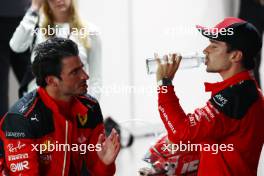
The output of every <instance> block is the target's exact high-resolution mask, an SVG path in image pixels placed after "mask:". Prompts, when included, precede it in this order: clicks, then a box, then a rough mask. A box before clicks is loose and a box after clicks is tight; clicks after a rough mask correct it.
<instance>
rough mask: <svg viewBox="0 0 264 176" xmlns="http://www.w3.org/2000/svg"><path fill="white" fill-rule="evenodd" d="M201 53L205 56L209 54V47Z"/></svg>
mask: <svg viewBox="0 0 264 176" xmlns="http://www.w3.org/2000/svg"><path fill="white" fill-rule="evenodd" d="M203 53H204V54H205V55H207V54H209V45H208V46H207V47H206V48H204V50H203Z"/></svg>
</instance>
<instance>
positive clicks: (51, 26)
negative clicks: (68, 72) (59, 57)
mask: <svg viewBox="0 0 264 176" xmlns="http://www.w3.org/2000/svg"><path fill="white" fill-rule="evenodd" d="M37 23H39V25H38V26H39V28H38V29H37V30H36V29H35V27H36V25H37ZM34 33H35V34H36V39H35V42H34V43H35V44H34V45H35V46H36V45H37V44H38V43H41V42H43V41H45V40H47V39H48V38H50V37H53V36H57V37H64V38H69V39H71V40H73V41H74V42H75V43H77V45H78V48H79V51H80V52H79V55H80V58H81V60H82V62H83V63H84V66H85V69H86V71H87V72H88V73H89V76H90V80H89V85H90V86H89V88H88V89H89V90H88V92H89V93H90V94H91V95H92V96H94V97H95V98H96V99H99V98H100V90H101V86H102V75H101V72H102V71H101V69H102V65H101V62H102V59H101V40H100V36H99V32H98V29H97V28H96V26H94V25H93V24H91V23H88V24H84V22H83V21H82V20H81V18H80V17H79V14H78V9H77V4H76V0H32V3H31V7H30V8H29V9H28V11H27V12H26V14H25V16H24V18H23V19H22V21H21V23H20V25H19V26H18V27H17V29H16V31H15V32H14V34H13V37H12V38H11V40H10V47H11V48H12V50H13V51H15V52H18V53H19V52H24V51H25V50H27V48H28V47H29V46H30V45H31V44H32V41H33V40H34ZM33 58H34V53H32V56H31V62H33ZM34 88H36V82H35V81H32V82H30V84H29V86H28V88H27V91H31V90H33V89H34Z"/></svg>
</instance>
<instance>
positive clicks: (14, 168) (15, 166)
mask: <svg viewBox="0 0 264 176" xmlns="http://www.w3.org/2000/svg"><path fill="white" fill-rule="evenodd" d="M24 169H29V167H28V161H22V162H19V163H11V164H10V170H11V172H18V171H23V170H24Z"/></svg>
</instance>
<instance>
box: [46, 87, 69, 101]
mask: <svg viewBox="0 0 264 176" xmlns="http://www.w3.org/2000/svg"><path fill="white" fill-rule="evenodd" d="M45 90H46V92H47V93H48V95H49V96H50V97H51V98H53V99H54V100H59V101H65V102H70V101H71V99H72V96H70V95H65V94H61V92H60V91H57V90H54V88H51V87H49V86H46V88H45Z"/></svg>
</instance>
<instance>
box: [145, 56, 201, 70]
mask: <svg viewBox="0 0 264 176" xmlns="http://www.w3.org/2000/svg"><path fill="white" fill-rule="evenodd" d="M204 60H205V55H204V54H202V53H190V54H183V55H182V60H181V63H180V66H179V69H191V68H197V67H199V66H200V65H201V64H202V63H204ZM146 66H147V73H148V74H154V73H156V72H157V61H156V59H155V58H148V59H146Z"/></svg>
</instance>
